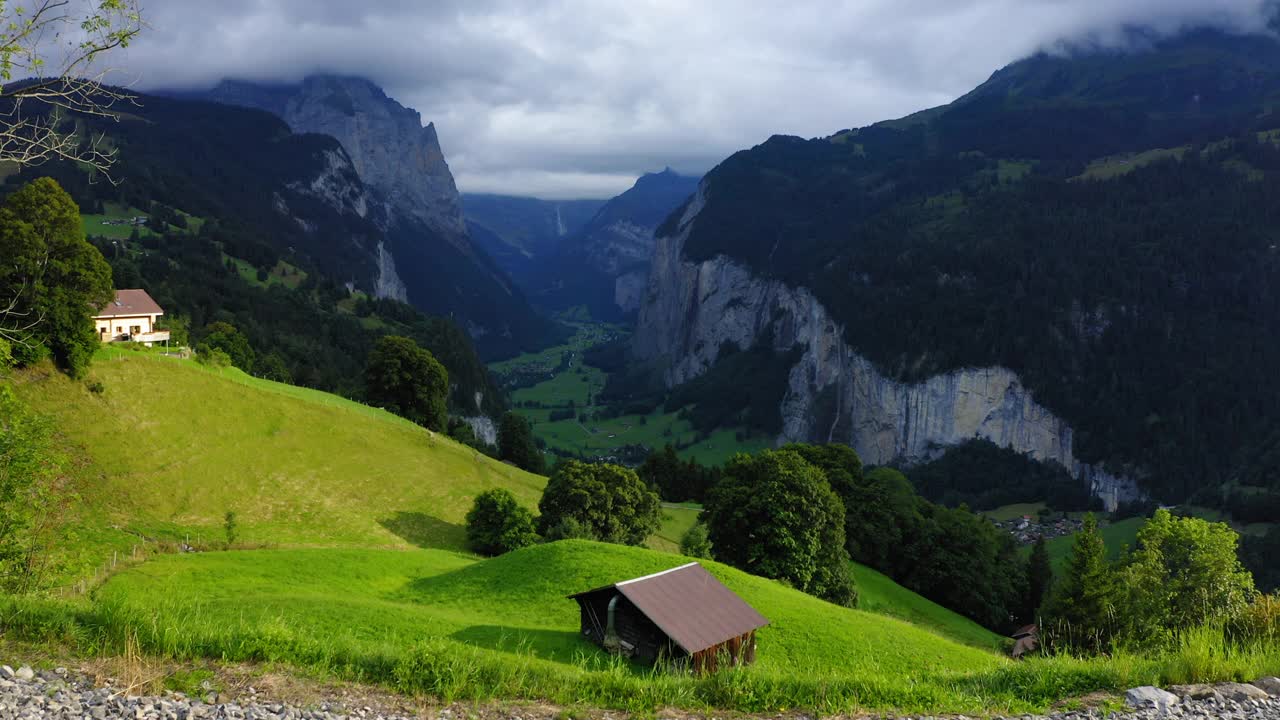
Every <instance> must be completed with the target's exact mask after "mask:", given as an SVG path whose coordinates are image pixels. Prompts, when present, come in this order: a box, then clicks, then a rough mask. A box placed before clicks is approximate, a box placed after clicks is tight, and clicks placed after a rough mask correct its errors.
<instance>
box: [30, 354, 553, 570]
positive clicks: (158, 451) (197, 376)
mask: <svg viewBox="0 0 1280 720" xmlns="http://www.w3.org/2000/svg"><path fill="white" fill-rule="evenodd" d="M89 378H90V380H96V381H99V382H101V383H102V384H103V386H104V387H105V390H104V392H102V393H101V394H100V395H99V394H94V393H91V392H90V391H89V390H88V389H87V388H86V385H85V384H84V383H76V382H73V381H71V380H69V379H67V378H66V377H65V376H64V375H62V374H60V373H55V372H53V371H52V370H51V369H49V368H48V367H45V368H41V369H37V370H32V371H27V372H23V373H18V374H17V375H16V376H15V378H14V381H15V386H16V389H17V391H18V393H19V395H20V396H21V397H22V398H23V399H24V400H26V401H27V402H28V403H29V404H30V405H31V406H32V407H33V408H35V409H36V410H37V411H39V412H41V413H43V414H45V415H47V416H49V417H50V418H51V419H52V420H53V422H54V424H55V426H56V428H57V431H58V433H59V435H60V437H61V440H62V441H63V442H64V443H65V444H66V445H67V446H68V447H69V448H71V449H73V451H74V454H75V455H76V456H77V457H79V458H80V460H79V462H78V463H76V465H75V467H74V470H73V475H74V476H73V477H72V478H71V481H72V482H73V484H74V489H75V492H76V494H77V495H78V497H79V500H78V502H77V503H76V504H74V505H73V507H72V508H70V510H69V512H70V513H71V517H70V518H69V523H68V525H69V526H71V527H73V528H74V534H73V541H72V542H71V543H69V544H67V545H65V546H64V547H65V549H66V551H67V554H68V556H69V558H70V559H71V560H72V561H73V564H74V565H75V566H78V567H80V568H81V569H83V566H84V565H85V564H86V563H90V564H92V563H101V562H102V561H103V559H104V558H105V557H106V556H110V555H111V553H112V552H113V551H117V552H118V551H122V550H127V549H131V548H132V547H133V546H135V545H137V544H139V543H143V542H145V540H144V539H147V538H149V539H156V540H187V539H189V540H190V541H191V542H193V543H196V542H197V541H200V542H208V541H210V540H214V541H216V540H218V539H220V538H221V537H222V535H223V531H222V523H223V516H224V514H225V513H226V512H227V511H232V512H235V513H236V515H237V517H238V522H239V525H240V532H239V535H240V540H241V542H244V543H250V544H267V545H295V546H296V545H323V546H347V547H351V546H359V547H396V548H407V547H414V546H431V547H443V548H451V549H456V550H461V549H463V547H464V531H463V528H462V524H461V523H462V521H463V518H464V516H465V515H466V512H467V510H468V509H469V508H470V505H471V500H472V499H473V498H474V496H475V495H476V494H478V493H479V492H481V491H483V490H486V489H489V488H493V487H505V488H508V489H510V490H511V491H512V492H513V493H515V495H516V496H517V498H519V499H520V501H521V502H523V503H525V504H526V505H528V506H530V507H532V506H534V505H536V503H537V500H538V497H539V496H540V495H541V491H542V487H543V485H544V484H545V482H546V481H545V479H544V478H542V477H539V476H536V475H530V474H528V473H525V472H523V471H521V470H518V469H516V468H513V467H511V466H509V465H505V464H503V463H499V462H497V461H494V460H492V459H490V458H487V457H485V456H483V455H481V454H479V453H476V452H475V451H474V450H472V449H471V448H468V447H466V446H463V445H460V444H458V443H455V442H453V441H452V440H449V439H448V438H446V437H444V436H442V435H437V434H434V433H431V432H429V431H427V430H425V429H423V428H420V427H418V426H416V425H414V424H412V423H410V422H408V421H406V420H403V419H401V418H399V417H396V416H394V415H391V414H390V413H387V412H385V411H382V410H379V409H375V408H370V407H366V406H364V405H361V404H359V403H355V402H352V401H349V400H345V399H342V398H339V397H337V396H334V395H329V394H327V393H322V392H318V391H314V390H308V389H306V388H299V387H295V386H292V385H284V384H281V383H274V382H270V381H266V380H259V379H256V378H251V377H249V376H247V375H245V374H244V373H242V372H240V371H239V370H236V369H234V368H225V369H221V370H214V369H209V368H206V367H204V366H201V365H198V364H197V363H195V362H192V361H186V360H179V359H176V358H170V357H164V356H161V355H158V354H155V353H141V352H129V351H118V350H107V351H104V353H103V355H102V357H101V359H99V360H98V361H97V362H95V363H94V365H93V367H92V369H91V371H90V376H89ZM68 574H72V575H74V574H75V568H71V569H69V570H68Z"/></svg>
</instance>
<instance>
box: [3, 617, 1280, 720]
mask: <svg viewBox="0 0 1280 720" xmlns="http://www.w3.org/2000/svg"><path fill="white" fill-rule="evenodd" d="M167 618H168V619H167ZM171 618H172V616H167V615H166V614H165V613H161V612H148V611H144V610H141V609H139V608H136V607H128V606H125V605H122V604H119V603H109V602H108V603H100V604H97V605H89V604H87V603H68V602H59V601H51V600H37V599H19V598H4V599H0V631H3V633H4V634H5V635H6V636H7V637H9V638H13V639H18V640H23V641H28V642H43V643H54V644H59V645H62V646H65V647H68V648H71V649H72V650H74V651H76V652H78V653H81V654H85V655H104V656H111V655H123V654H125V653H126V652H130V648H131V647H132V646H133V644H136V647H137V648H140V649H141V650H142V651H143V652H146V653H148V654H150V655H153V656H158V657H164V658H171V659H174V660H178V661H183V660H194V659H202V658H209V659H215V660H222V661H245V662H269V663H280V664H284V665H287V666H292V667H294V668H297V669H300V670H304V671H307V672H310V673H313V674H318V675H321V676H326V677H334V678H339V679H344V680H351V681H357V682H365V683H373V684H379V685H383V686H386V687H389V688H393V689H395V690H398V691H400V692H403V693H406V694H411V695H421V696H428V697H432V698H438V699H440V700H442V701H445V702H452V701H458V700H467V701H470V700H492V699H537V700H546V701H550V702H554V703H561V704H574V703H585V704H589V705H594V706H599V707H604V708H616V709H621V710H628V711H640V712H650V711H652V710H654V709H657V708H660V707H680V708H688V709H695V710H696V709H711V708H715V709H723V710H733V711H741V712H776V711H782V710H790V709H801V710H808V711H812V712H817V713H848V712H856V711H867V710H896V711H902V712H921V713H978V712H1001V713H1026V712H1037V711H1042V710H1044V709H1045V708H1046V707H1048V706H1049V705H1051V704H1053V703H1055V702H1057V701H1059V700H1062V699H1064V698H1069V697H1073V696H1079V695H1083V694H1086V693H1090V692H1093V691H1098V690H1102V691H1121V690H1123V689H1125V688H1128V687H1133V686H1136V685H1146V684H1155V685H1168V684H1174V683H1189V682H1213V681H1226V680H1235V681H1248V680H1253V679H1256V678H1257V677H1259V676H1261V675H1264V674H1274V673H1276V672H1277V671H1278V670H1280V645H1278V644H1276V643H1253V644H1249V645H1243V646H1242V645H1237V644H1233V643H1229V642H1227V641H1226V640H1225V639H1224V636H1223V634H1222V632H1220V631H1218V630H1212V629H1204V630H1200V631H1196V632H1193V633H1188V634H1186V635H1185V636H1184V637H1183V638H1182V640H1181V641H1180V642H1179V644H1178V645H1177V646H1176V647H1173V648H1171V649H1169V650H1167V651H1163V652H1158V653H1153V654H1147V655H1140V654H1135V653H1127V652H1118V653H1116V654H1114V655H1112V656H1111V657H1097V658H1074V657H1070V656H1065V655H1064V656H1055V657H1040V658H1033V659H1030V660H1027V661H1025V662H1021V663H1007V664H1001V665H999V666H997V667H994V668H992V669H988V670H982V671H975V672H972V673H964V672H956V671H936V672H929V673H921V674H919V675H915V676H904V675H903V674H901V673H899V672H884V671H877V668H876V667H875V663H874V662H869V663H867V664H866V665H865V666H863V667H861V668H860V669H859V670H857V671H851V672H850V671H845V672H832V673H828V674H823V673H816V674H815V673H813V672H811V671H807V670H805V671H802V670H801V669H799V668H796V669H794V670H789V669H788V668H786V667H785V666H784V667H777V666H775V667H772V668H769V669H767V670H766V669H762V668H758V667H751V668H744V669H738V670H730V671H724V672H720V673H718V674H715V675H711V676H708V677H693V676H690V675H687V674H681V673H676V672H668V671H663V670H660V669H653V668H641V667H639V666H636V665H633V664H630V663H628V662H626V661H624V660H620V659H618V658H611V657H604V656H601V655H598V654H590V655H589V654H580V655H578V656H576V657H574V658H572V659H570V660H569V661H567V662H556V661H551V660H547V659H544V658H540V657H537V656H536V655H534V654H533V653H532V652H528V651H526V650H525V649H522V648H521V647H520V646H518V645H517V646H515V647H513V648H511V649H509V650H506V651H497V650H487V649H483V648H478V647H474V646H470V645H467V644H464V643H461V642H457V641H453V640H450V639H447V638H441V637H432V638H428V639H425V640H421V641H418V642H413V641H411V640H409V639H406V638H399V637H389V638H385V639H384V640H382V641H380V642H370V643H355V642H352V641H350V639H344V638H335V637H332V636H322V635H317V634H314V633H299V632H296V631H295V630H296V628H294V627H293V626H292V624H291V623H289V622H288V621H286V620H285V619H283V618H281V619H280V621H279V622H278V623H274V624H269V625H267V626H263V625H260V624H259V625H255V626H251V625H249V624H235V623H232V624H227V623H225V622H222V621H220V620H218V619H215V618H213V617H205V618H201V617H194V618H191V617H188V618H187V619H186V621H185V622H183V623H182V624H181V625H180V626H179V625H176V624H174V623H173V622H172V620H171Z"/></svg>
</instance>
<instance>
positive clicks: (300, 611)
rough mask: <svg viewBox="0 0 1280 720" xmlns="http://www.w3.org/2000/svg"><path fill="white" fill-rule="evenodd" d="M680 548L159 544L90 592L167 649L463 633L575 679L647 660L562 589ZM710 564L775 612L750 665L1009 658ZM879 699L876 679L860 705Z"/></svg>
mask: <svg viewBox="0 0 1280 720" xmlns="http://www.w3.org/2000/svg"><path fill="white" fill-rule="evenodd" d="M684 560H685V559H684V558H679V557H675V556H672V555H670V554H665V553H657V552H653V551H649V550H644V549H641V548H630V547H623V546H617V545H605V544H600V543H591V542H585V541H567V542H559V543H553V544H550V545H541V546H535V547H532V548H526V549H524V550H520V551H517V552H514V553H510V554H508V555H504V556H501V557H498V558H495V559H492V560H485V561H474V560H471V559H468V558H467V557H465V556H461V555H458V554H455V553H450V552H447V551H441V550H421V551H409V552H403V551H400V552H397V551H386V550H312V549H296V550H264V551H257V552H229V553H228V552H214V553H202V554H196V555H170V556H165V557H162V558H159V559H156V560H153V561H151V562H149V563H146V564H145V565H142V566H139V567H136V568H133V569H130V570H127V571H125V572H122V573H120V574H119V575H117V576H115V577H114V578H113V579H112V580H111V581H110V582H108V583H107V584H106V585H105V586H104V587H103V588H102V589H101V590H100V591H99V592H98V594H97V598H98V599H99V600H100V605H101V606H103V607H109V608H113V609H114V610H113V612H115V613H117V615H116V617H117V618H123V617H129V618H131V619H130V620H129V621H128V622H129V623H130V624H136V625H137V628H136V630H137V632H139V633H140V640H141V641H142V642H144V643H145V644H154V645H157V646H158V647H159V648H161V649H163V650H164V651H166V652H169V653H173V654H177V655H199V656H226V657H231V658H235V657H242V656H245V655H248V656H249V657H264V656H265V657H278V658H279V659H288V660H294V661H297V660H298V659H299V658H300V657H314V656H316V655H318V654H323V655H334V656H341V657H344V658H347V661H348V662H363V660H361V659H364V658H380V661H381V662H384V663H385V662H394V661H397V660H398V659H400V658H403V657H404V655H405V653H406V651H407V650H408V649H409V648H412V647H414V646H416V645H422V644H423V643H427V644H429V645H431V646H432V647H437V648H447V647H456V645H455V644H462V645H465V646H470V647H471V648H474V649H477V650H476V651H477V652H479V653H480V655H479V656H477V660H476V662H482V663H483V662H499V663H505V662H511V663H530V662H532V663H534V666H535V667H537V668H540V672H544V673H546V672H551V673H554V675H553V677H555V678H557V681H556V682H557V683H560V682H564V683H570V684H572V683H574V682H575V679H576V681H577V682H579V683H580V682H582V681H583V680H584V678H582V677H581V675H580V673H583V672H584V671H585V672H586V675H588V676H593V675H594V676H600V677H596V678H591V677H588V678H585V680H587V681H589V682H596V681H598V680H599V679H601V678H603V677H608V676H615V677H616V676H618V675H619V673H621V675H622V676H624V677H625V676H630V677H633V678H636V679H640V680H653V678H651V677H650V674H649V671H648V670H647V669H644V668H640V667H625V666H624V667H621V668H619V667H611V663H610V661H609V659H608V657H607V656H606V655H604V654H603V653H602V652H601V651H599V650H598V649H597V648H595V647H594V646H593V645H591V644H589V643H587V642H585V641H584V640H583V639H582V638H581V636H580V633H579V632H578V612H577V606H576V604H574V603H573V602H572V601H571V600H568V599H567V598H566V597H565V596H566V595H567V594H568V593H571V592H575V591H577V590H582V589H586V588H591V587H596V586H599V585H602V584H606V583H609V582H613V581H617V580H621V579H626V578H631V577H637V576H640V575H645V574H648V573H652V572H656V571H659V570H663V569H667V568H670V567H674V566H675V565H678V564H680V563H682V562H684ZM705 564H706V566H707V567H708V569H710V570H711V571H712V572H713V574H715V575H716V576H717V577H719V578H720V579H721V580H722V581H723V582H725V583H726V584H727V585H728V586H729V587H730V588H731V589H733V590H734V591H735V592H737V593H739V594H740V595H741V596H742V597H743V598H744V599H745V600H746V601H747V602H749V603H751V604H752V605H753V606H754V607H756V608H757V609H758V610H760V611H761V612H762V613H763V614H764V615H765V616H766V617H767V618H769V620H770V625H769V627H767V628H765V629H764V630H762V631H761V632H760V636H759V661H758V664H757V666H756V667H755V668H753V672H754V673H756V675H757V676H759V677H765V678H781V677H788V678H796V677H815V676H820V677H824V678H837V677H838V678H842V679H843V680H844V681H845V682H857V683H859V684H862V685H864V686H866V687H868V688H871V687H878V686H880V685H881V684H883V686H884V688H885V689H883V690H877V693H880V692H890V690H888V688H895V689H894V690H892V691H891V692H893V693H898V694H901V695H902V696H903V697H904V698H914V700H912V701H911V703H910V704H914V703H918V702H920V701H921V699H922V698H928V697H929V696H931V695H933V694H934V693H937V692H939V691H940V690H941V686H937V685H935V683H936V682H937V678H940V677H944V676H950V675H953V674H956V673H973V672H983V671H987V672H992V671H996V670H998V669H999V668H1001V667H1003V666H1005V665H1006V664H1007V662H1008V661H1006V660H1005V659H1003V658H1001V657H1000V656H999V655H997V654H994V653H989V652H986V651H983V650H980V649H976V648H972V647H968V646H965V645H962V644H960V643H957V642H953V641H951V640H947V639H943V638H939V637H938V636H936V635H933V634H932V633H929V632H927V631H925V630H922V629H920V628H917V627H915V626H912V625H910V624H908V623H905V622H901V621H898V620H895V619H893V618H888V617H884V616H881V615H877V614H874V613H869V612H863V611H856V610H848V609H844V608H839V607H835V606H832V605H829V604H827V603H825V602H823V601H821V600H817V599H815V598H813V597H810V596H808V595H805V594H803V593H800V592H798V591H795V590H791V589H789V588H786V587H784V586H782V585H779V584H778V583H775V582H772V581H769V580H764V579H761V578H757V577H754V576H751V575H747V574H746V573H743V572H741V571H738V570H734V569H732V568H729V567H726V566H723V565H720V564H718V563H711V562H707V563H705ZM152 632H154V633H155V635H154V636H152V635H151V633H152ZM454 652H461V650H456V649H455V651H454ZM562 673H563V674H562ZM657 680H658V681H662V680H668V681H676V680H678V679H677V678H674V677H672V678H663V677H659V678H657ZM917 683H920V684H921V686H920V687H916V684H917ZM665 685H666V684H665V683H664V682H654V683H653V685H652V690H653V691H661V692H669V691H671V690H672V688H670V687H666V686H665ZM548 688H550V686H548ZM477 690H480V691H483V690H482V688H477ZM570 690H572V693H573V694H572V695H571V697H580V693H581V692H584V690H583V688H582V687H578V688H576V689H574V688H571V687H570V686H568V685H566V687H565V690H564V691H562V692H568V691H570ZM549 691H550V692H556V691H554V690H549ZM539 692H543V690H540V691H539ZM553 697H555V696H554V695H553ZM677 698H678V696H677ZM884 701H885V698H883V697H878V696H877V695H875V694H872V695H871V696H869V697H868V703H867V704H868V706H876V705H880V704H884Z"/></svg>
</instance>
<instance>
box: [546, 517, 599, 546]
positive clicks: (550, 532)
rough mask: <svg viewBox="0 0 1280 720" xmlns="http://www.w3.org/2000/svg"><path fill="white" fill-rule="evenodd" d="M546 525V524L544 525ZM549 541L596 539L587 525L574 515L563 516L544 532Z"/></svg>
mask: <svg viewBox="0 0 1280 720" xmlns="http://www.w3.org/2000/svg"><path fill="white" fill-rule="evenodd" d="M544 527H545V526H544ZM542 537H543V539H545V540H546V541H547V542H555V541H556V540H594V539H595V536H594V535H592V534H591V531H590V530H589V529H587V527H586V526H585V525H583V524H582V523H580V522H578V521H577V520H576V519H574V518H572V517H562V518H560V520H558V521H557V522H556V523H555V524H553V525H551V526H550V527H547V528H546V530H544V531H543V533H542Z"/></svg>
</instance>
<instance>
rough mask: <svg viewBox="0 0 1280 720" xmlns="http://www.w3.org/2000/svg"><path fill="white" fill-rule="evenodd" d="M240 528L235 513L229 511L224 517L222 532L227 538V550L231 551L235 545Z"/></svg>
mask: <svg viewBox="0 0 1280 720" xmlns="http://www.w3.org/2000/svg"><path fill="white" fill-rule="evenodd" d="M238 528H239V525H238V524H237V523H236V514H235V511H233V510H228V511H227V513H226V514H225V515H223V516H222V532H223V534H224V535H225V536H226V540H227V549H230V548H231V546H232V545H234V544H235V541H236V536H237V530H238Z"/></svg>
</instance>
